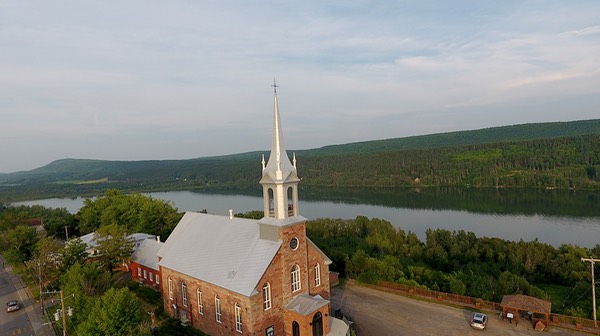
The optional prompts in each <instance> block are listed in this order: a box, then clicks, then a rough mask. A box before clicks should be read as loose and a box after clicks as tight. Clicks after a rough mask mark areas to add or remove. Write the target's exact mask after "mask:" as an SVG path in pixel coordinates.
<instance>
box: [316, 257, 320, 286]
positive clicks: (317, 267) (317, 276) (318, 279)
mask: <svg viewBox="0 0 600 336" xmlns="http://www.w3.org/2000/svg"><path fill="white" fill-rule="evenodd" d="M319 286H321V265H319V263H317V264H316V265H315V287H319Z"/></svg>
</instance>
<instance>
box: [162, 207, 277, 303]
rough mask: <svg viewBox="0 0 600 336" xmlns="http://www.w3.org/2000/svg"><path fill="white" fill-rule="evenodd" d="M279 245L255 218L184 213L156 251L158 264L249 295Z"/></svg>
mask: <svg viewBox="0 0 600 336" xmlns="http://www.w3.org/2000/svg"><path fill="white" fill-rule="evenodd" d="M280 246H281V242H280V241H270V240H263V239H259V225H258V221H256V220H253V219H245V218H235V217H233V218H230V217H228V216H217V215H211V214H203V213H196V212H186V214H185V215H184V216H183V218H182V219H181V221H180V222H179V224H177V226H176V227H175V229H174V230H173V232H172V233H171V235H170V236H169V238H168V239H167V241H166V242H165V243H164V244H163V246H162V248H161V249H160V250H159V251H158V256H160V257H162V260H161V261H160V262H159V265H160V266H162V267H166V268H169V269H172V270H174V271H177V272H180V273H183V274H186V275H188V276H191V277H194V278H197V279H200V280H202V281H206V282H209V283H212V284H214V285H217V286H220V287H223V288H226V289H228V290H231V291H234V292H236V293H240V294H242V295H245V296H251V295H252V294H253V292H255V291H254V289H255V288H256V286H257V284H258V281H259V280H260V278H261V277H262V276H263V274H264V273H265V271H266V270H267V268H268V267H269V264H270V263H271V261H272V260H273V258H274V257H275V254H276V253H277V251H278V250H279V247H280Z"/></svg>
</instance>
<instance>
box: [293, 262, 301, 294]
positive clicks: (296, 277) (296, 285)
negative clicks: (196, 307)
mask: <svg viewBox="0 0 600 336" xmlns="http://www.w3.org/2000/svg"><path fill="white" fill-rule="evenodd" d="M298 290H300V266H298V265H294V267H292V292H295V291H298Z"/></svg>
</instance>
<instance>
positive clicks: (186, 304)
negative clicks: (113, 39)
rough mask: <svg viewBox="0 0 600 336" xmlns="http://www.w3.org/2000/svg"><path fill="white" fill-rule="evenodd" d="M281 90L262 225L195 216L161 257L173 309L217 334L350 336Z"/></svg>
mask: <svg viewBox="0 0 600 336" xmlns="http://www.w3.org/2000/svg"><path fill="white" fill-rule="evenodd" d="M284 148H285V147H284V143H283V135H282V132H281V124H280V120H279V111H278V103H277V92H276V91H275V95H274V112H273V135H272V147H271V154H270V157H269V160H268V163H266V164H265V160H264V158H263V160H262V167H263V169H262V178H261V180H260V184H261V185H262V187H263V200H264V203H263V206H264V214H265V215H264V217H263V218H262V219H260V220H258V221H257V220H251V219H243V218H235V217H234V216H233V211H232V210H230V214H229V216H217V215H210V214H204V213H196V212H187V213H186V214H185V215H184V216H183V218H182V219H181V221H180V222H179V224H178V225H177V227H176V228H175V229H174V230H173V232H172V233H171V235H170V236H169V239H167V241H166V242H165V243H164V245H163V246H162V247H161V249H160V250H159V252H158V254H157V255H158V259H159V267H160V271H161V276H162V278H161V280H162V283H161V286H162V291H163V293H164V294H163V298H164V308H165V311H167V312H169V313H170V314H171V315H172V316H174V317H176V318H179V319H180V320H182V322H185V323H188V324H189V325H191V326H193V327H194V328H197V329H200V330H202V331H204V332H205V333H208V334H210V335H214V336H216V335H265V336H275V335H290V336H296V335H313V336H321V335H346V334H347V332H348V326H347V325H346V324H345V323H344V322H342V321H340V320H337V319H334V318H332V316H330V315H329V301H328V299H329V293H330V289H329V265H330V264H331V260H330V259H329V258H328V257H327V256H326V255H325V254H324V253H323V252H322V251H321V250H320V249H319V248H318V247H317V246H316V245H315V244H314V243H313V242H311V241H310V239H308V237H306V226H305V223H306V218H304V217H302V216H301V215H300V213H299V209H298V182H300V179H299V178H298V175H297V171H296V159H295V157H294V159H293V163H292V162H290V159H289V158H288V156H287V153H286V152H285V149H284Z"/></svg>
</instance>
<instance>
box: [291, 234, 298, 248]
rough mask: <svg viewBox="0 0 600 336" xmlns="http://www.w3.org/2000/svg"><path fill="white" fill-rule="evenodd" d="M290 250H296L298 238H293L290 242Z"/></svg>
mask: <svg viewBox="0 0 600 336" xmlns="http://www.w3.org/2000/svg"><path fill="white" fill-rule="evenodd" d="M290 248H291V249H292V250H293V251H295V250H296V249H297V248H298V238H296V237H294V238H292V239H291V240H290Z"/></svg>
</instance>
